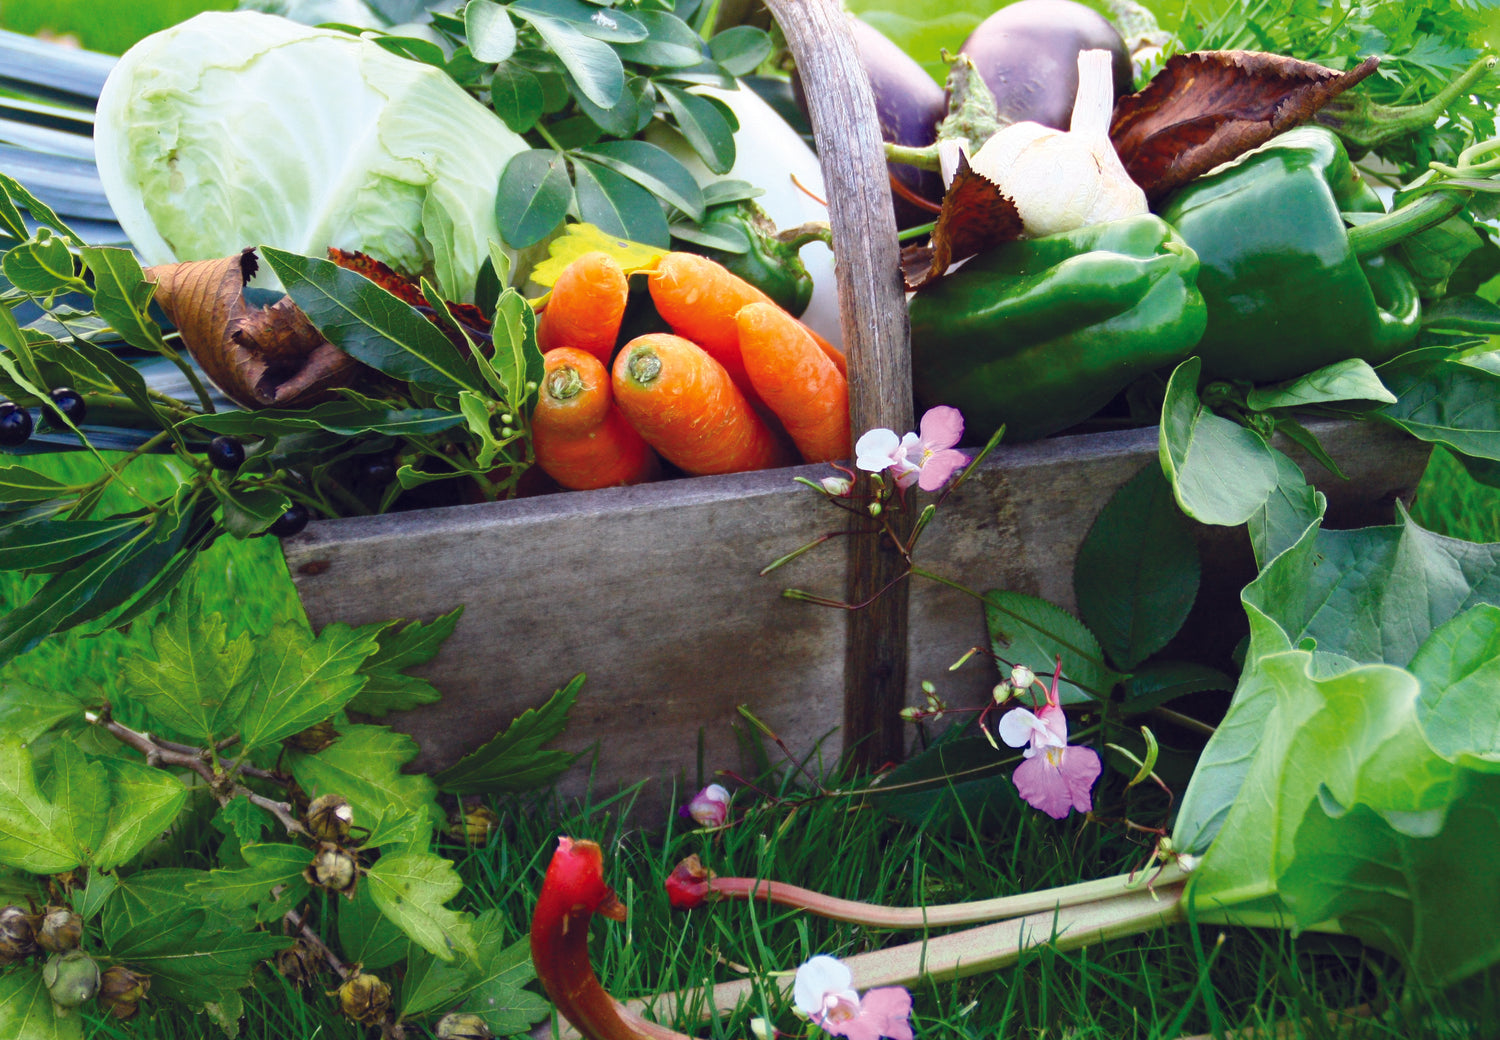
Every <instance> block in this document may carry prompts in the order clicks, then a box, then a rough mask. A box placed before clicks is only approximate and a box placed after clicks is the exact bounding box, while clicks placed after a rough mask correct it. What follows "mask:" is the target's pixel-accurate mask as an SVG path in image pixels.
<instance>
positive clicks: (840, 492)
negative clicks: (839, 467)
mask: <svg viewBox="0 0 1500 1040" xmlns="http://www.w3.org/2000/svg"><path fill="white" fill-rule="evenodd" d="M818 484H819V485H820V486H821V487H822V488H823V490H824V491H825V492H827V493H828V494H830V495H832V496H833V497H834V498H843V497H844V496H845V495H847V494H849V489H850V488H852V487H853V486H854V482H853V481H851V480H850V479H849V478H848V477H824V478H823V479H822V480H820V481H818Z"/></svg>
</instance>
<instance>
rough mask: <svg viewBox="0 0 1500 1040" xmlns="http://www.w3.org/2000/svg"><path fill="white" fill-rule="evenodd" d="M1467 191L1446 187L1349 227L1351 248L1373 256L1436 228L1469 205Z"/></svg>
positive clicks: (1359, 253) (1359, 252) (1362, 254)
mask: <svg viewBox="0 0 1500 1040" xmlns="http://www.w3.org/2000/svg"><path fill="white" fill-rule="evenodd" d="M1468 201H1469V197H1468V194H1467V193H1465V192H1458V191H1451V190H1443V189H1442V188H1439V190H1437V191H1434V192H1433V193H1432V194H1430V195H1423V196H1422V197H1421V198H1419V199H1417V200H1416V201H1415V202H1409V203H1407V204H1406V205H1405V206H1402V207H1401V208H1400V209H1398V210H1394V211H1393V212H1390V213H1387V214H1386V215H1385V216H1383V217H1376V218H1375V219H1374V220H1371V221H1367V222H1365V223H1363V224H1358V225H1356V226H1354V227H1352V228H1350V229H1349V247H1350V248H1351V249H1353V250H1354V252H1355V253H1356V254H1357V255H1359V256H1369V255H1371V254H1372V253H1378V252H1380V251H1381V250H1383V249H1389V248H1390V247H1391V246H1393V245H1395V244H1396V243H1398V242H1400V241H1402V240H1403V239H1406V238H1410V237H1411V236H1412V235H1416V234H1419V233H1421V232H1423V231H1426V230H1427V229H1428V228H1431V227H1436V226H1437V225H1439V224H1441V223H1442V222H1443V221H1445V220H1447V219H1448V218H1449V217H1451V216H1453V215H1454V214H1455V213H1457V212H1458V211H1459V210H1461V209H1463V208H1464V206H1465V205H1467V204H1468Z"/></svg>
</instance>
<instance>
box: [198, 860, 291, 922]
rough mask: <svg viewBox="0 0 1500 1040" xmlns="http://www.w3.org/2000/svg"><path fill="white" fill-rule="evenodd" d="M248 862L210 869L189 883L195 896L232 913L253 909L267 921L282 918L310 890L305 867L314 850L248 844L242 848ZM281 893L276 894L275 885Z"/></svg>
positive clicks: (260, 918)
mask: <svg viewBox="0 0 1500 1040" xmlns="http://www.w3.org/2000/svg"><path fill="white" fill-rule="evenodd" d="M240 853H241V855H243V856H244V857H245V863H246V864H247V865H246V866H245V867H244V868H243V869H239V870H211V871H209V872H208V874H207V876H205V877H203V878H202V879H200V880H198V881H195V882H193V883H192V884H190V885H189V886H188V892H189V893H190V894H191V895H192V896H193V897H194V898H196V899H201V900H204V901H205V902H209V903H212V904H214V905H215V906H217V907H219V908H220V909H222V910H223V911H225V912H226V913H229V914H231V915H232V914H233V913H234V912H236V911H251V912H253V913H254V917H255V920H257V921H262V922H267V921H274V920H277V919H279V918H280V917H282V916H283V915H284V914H285V913H286V912H287V911H288V910H293V909H295V908H296V906H297V903H298V902H300V901H301V900H302V899H303V897H305V896H306V895H307V893H308V892H309V891H311V888H312V886H311V885H309V884H308V883H307V881H306V880H305V879H304V878H303V877H302V871H303V868H305V867H306V866H307V865H308V864H309V863H311V862H312V858H313V857H312V853H311V852H310V851H309V850H308V849H306V848H304V847H302V846H300V845H289V844H286V843H285V842H269V843H266V844H262V845H246V846H244V847H243V848H242V849H240ZM278 887H280V888H281V891H280V892H279V893H273V892H272V890H273V889H275V888H278Z"/></svg>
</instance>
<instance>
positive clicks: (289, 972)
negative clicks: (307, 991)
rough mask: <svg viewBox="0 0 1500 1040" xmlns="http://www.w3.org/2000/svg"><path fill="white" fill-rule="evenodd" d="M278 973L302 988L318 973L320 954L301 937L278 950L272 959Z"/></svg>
mask: <svg viewBox="0 0 1500 1040" xmlns="http://www.w3.org/2000/svg"><path fill="white" fill-rule="evenodd" d="M271 964H272V966H273V967H274V968H275V969H276V972H277V974H279V975H280V976H281V977H282V978H284V979H286V980H287V981H288V982H290V983H291V984H292V985H293V986H295V987H297V988H298V989H301V988H302V987H303V986H305V985H307V984H308V983H309V982H311V981H312V979H313V976H315V975H316V974H317V973H318V955H317V954H316V953H314V952H313V949H312V947H311V946H309V945H308V944H307V943H306V942H304V941H303V940H301V939H298V940H297V941H296V942H294V943H292V945H290V946H288V947H287V948H286V949H284V950H278V951H277V953H276V956H275V958H273V959H272V961H271Z"/></svg>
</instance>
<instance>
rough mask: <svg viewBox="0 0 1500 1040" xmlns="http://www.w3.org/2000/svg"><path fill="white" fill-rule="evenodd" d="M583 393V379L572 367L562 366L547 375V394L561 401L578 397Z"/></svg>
mask: <svg viewBox="0 0 1500 1040" xmlns="http://www.w3.org/2000/svg"><path fill="white" fill-rule="evenodd" d="M582 392H583V377H582V376H581V375H579V374H578V369H576V368H574V367H573V366H572V365H562V366H560V367H558V368H554V369H553V370H552V371H551V372H548V373H547V393H548V394H549V395H551V396H552V397H555V398H556V399H557V400H559V401H566V400H569V399H570V398H574V397H577V396H578V395H579V394H580V393H582Z"/></svg>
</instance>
